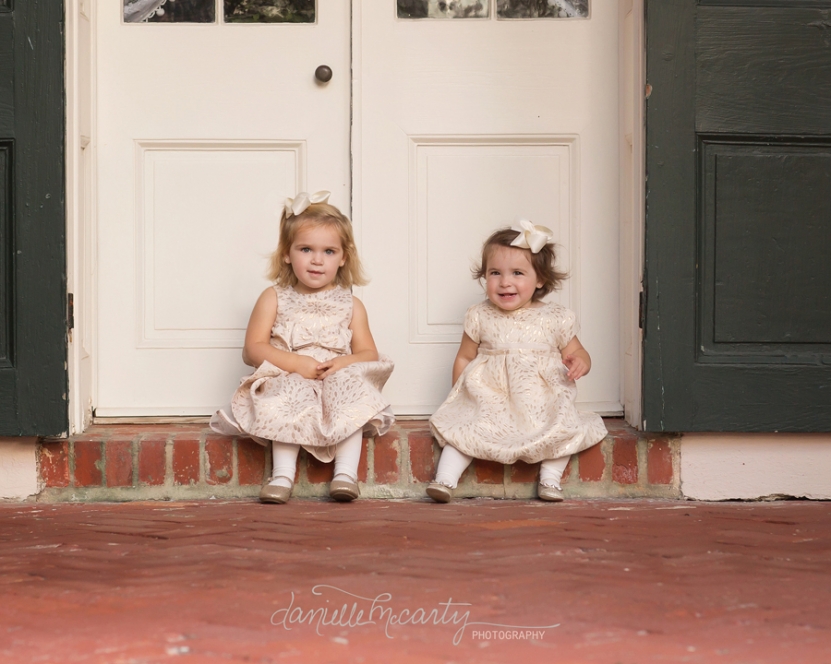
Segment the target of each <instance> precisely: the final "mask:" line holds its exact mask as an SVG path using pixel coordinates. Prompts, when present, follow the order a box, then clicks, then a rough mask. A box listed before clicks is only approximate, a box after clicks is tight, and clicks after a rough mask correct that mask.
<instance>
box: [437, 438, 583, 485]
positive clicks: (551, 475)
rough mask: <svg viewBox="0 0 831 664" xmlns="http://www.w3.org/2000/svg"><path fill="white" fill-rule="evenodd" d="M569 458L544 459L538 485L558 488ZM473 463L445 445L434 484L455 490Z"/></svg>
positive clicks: (464, 455) (470, 458) (453, 448)
mask: <svg viewBox="0 0 831 664" xmlns="http://www.w3.org/2000/svg"><path fill="white" fill-rule="evenodd" d="M570 458H571V457H569V456H564V457H560V458H559V459H546V460H545V461H543V462H542V463H541V464H540V484H545V485H546V486H555V487H557V488H558V489H559V488H561V487H560V480H561V479H562V477H563V472H564V471H565V469H566V466H567V465H568V460H569V459H570ZM471 461H473V457H469V456H467V454H462V453H461V452H459V450H457V449H456V448H455V447H453V446H452V445H445V446H444V449H443V450H442V452H441V458H440V459H439V467H438V469H437V470H436V480H435V481H436V482H438V483H439V484H444V485H445V486H447V487H450V488H451V489H455V488H456V485H457V484H458V483H459V478H460V477H461V476H462V473H463V472H465V468H467V467H468V466H469V465H470V462H471Z"/></svg>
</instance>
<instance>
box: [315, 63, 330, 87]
mask: <svg viewBox="0 0 831 664" xmlns="http://www.w3.org/2000/svg"><path fill="white" fill-rule="evenodd" d="M315 78H316V79H317V80H318V81H320V82H321V83H328V82H329V81H331V80H332V68H331V67H328V66H327V65H320V67H318V68H317V69H315Z"/></svg>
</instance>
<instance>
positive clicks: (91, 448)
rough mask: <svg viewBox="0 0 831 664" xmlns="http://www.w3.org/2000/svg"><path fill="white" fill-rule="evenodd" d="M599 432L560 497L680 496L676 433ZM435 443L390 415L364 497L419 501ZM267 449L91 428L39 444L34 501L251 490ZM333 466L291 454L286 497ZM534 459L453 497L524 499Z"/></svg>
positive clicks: (315, 483) (374, 448)
mask: <svg viewBox="0 0 831 664" xmlns="http://www.w3.org/2000/svg"><path fill="white" fill-rule="evenodd" d="M605 422H606V427H607V428H608V430H609V435H608V436H607V437H606V438H605V439H604V440H603V441H601V442H600V443H599V444H598V445H595V446H594V447H592V448H590V449H588V450H585V451H583V452H581V453H580V454H577V455H575V456H574V457H572V459H571V462H570V463H569V465H568V468H567V469H566V472H565V474H564V483H563V491H564V493H565V495H566V497H582V498H601V497H608V498H621V497H632V498H635V497H637V498H680V496H681V491H680V484H681V483H680V478H679V445H680V439H676V438H671V437H667V436H665V435H661V434H644V433H641V432H638V431H635V430H634V429H632V428H631V427H629V426H628V425H626V424H625V422H623V420H619V419H606V420H605ZM439 453H440V448H439V446H438V444H437V443H436V442H435V440H434V439H433V437H432V436H431V434H430V430H429V428H428V426H427V422H426V420H418V421H403V422H398V423H397V424H396V425H395V426H394V427H393V428H392V430H390V432H389V433H387V434H386V435H384V436H379V437H377V438H367V439H364V448H363V452H362V454H361V462H360V466H359V482H360V486H361V495H362V496H363V497H366V498H424V497H425V493H424V489H425V487H426V486H427V483H428V482H429V481H430V480H431V479H432V478H433V475H434V473H435V470H436V464H437V462H438V458H439ZM270 468H271V450H270V449H268V448H265V447H263V446H261V445H258V444H257V443H255V442H254V441H252V440H250V439H248V438H242V437H240V438H230V437H225V436H218V435H216V434H215V433H213V432H212V431H211V430H210V429H208V428H207V426H205V425H193V424H165V425H130V424H121V425H95V426H92V427H91V428H89V429H88V430H87V431H85V432H84V433H83V434H81V435H78V436H73V437H70V438H68V439H65V440H56V441H41V442H40V443H39V449H38V472H39V477H40V483H41V487H42V488H41V491H40V493H39V495H38V498H39V500H44V501H52V502H65V501H99V500H101V501H129V500H188V499H210V498H243V497H252V496H256V495H257V494H258V492H259V490H260V486H261V485H262V483H263V480H264V479H265V477H266V471H267V469H270ZM333 468H334V464H331V463H329V464H324V463H321V462H319V461H317V459H315V458H314V457H312V456H311V455H308V454H306V453H305V451H302V450H301V452H300V457H299V462H298V469H297V477H296V479H295V488H294V493H293V495H294V496H295V497H298V498H314V497H321V496H326V495H327V494H328V482H329V481H330V480H331V479H332V471H333ZM538 475H539V464H526V463H522V462H519V463H516V464H514V465H513V466H504V465H502V464H498V463H493V462H491V461H474V462H473V464H471V466H470V468H468V469H467V471H465V474H464V475H463V476H462V480H461V482H460V484H459V488H458V489H457V491H456V496H458V497H460V498H464V497H474V496H489V497H494V498H522V499H527V498H533V497H535V496H536V488H537V487H536V483H537V477H538Z"/></svg>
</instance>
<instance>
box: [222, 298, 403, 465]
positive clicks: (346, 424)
mask: <svg viewBox="0 0 831 664" xmlns="http://www.w3.org/2000/svg"><path fill="white" fill-rule="evenodd" d="M274 290H275V291H276V292H277V319H276V320H275V321H274V326H273V327H272V328H271V345H272V346H274V347H275V348H279V349H281V350H286V351H290V352H292V353H298V354H300V355H309V356H311V357H313V358H315V359H316V360H319V361H320V362H325V361H326V360H329V359H332V358H333V357H337V356H338V355H348V354H349V353H351V352H352V350H351V346H350V343H351V341H352V331H351V330H350V329H349V323H350V322H351V321H352V294H351V293H350V292H349V291H348V290H346V289H344V288H339V287H336V288H332V289H329V290H325V291H319V292H317V293H311V294H308V295H306V294H302V293H298V292H297V291H296V290H294V289H293V288H283V287H280V286H275V287H274ZM392 369H393V363H392V360H390V359H389V358H388V357H386V356H384V355H381V356H380V357H379V359H378V360H377V361H375V362H355V363H354V364H350V365H349V366H347V367H344V368H343V369H339V370H338V371H336V372H335V373H333V374H332V375H330V376H327V377H326V378H324V379H323V380H315V379H311V378H303V376H301V375H300V374H297V373H288V372H286V371H283V370H282V369H280V368H278V367H275V366H274V365H273V364H271V363H270V362H268V361H265V362H263V363H262V364H261V365H260V366H259V367H258V368H257V370H256V371H255V372H254V373H253V374H251V375H250V376H247V377H245V378H243V379H242V381H241V382H240V386H239V388H238V389H237V391H236V392H235V393H234V396H233V398H232V399H231V406H230V408H228V409H225V410H220V411H218V412H217V413H216V414H215V415H214V416H213V418H211V428H212V429H213V430H214V431H216V432H218V433H222V434H225V435H239V434H244V435H248V436H251V437H252V438H253V439H254V440H256V441H257V442H259V443H262V444H265V443H266V442H267V441H270V440H278V441H280V442H282V443H294V444H297V445H302V446H303V447H304V448H306V450H307V451H308V452H310V453H311V454H312V455H314V456H315V457H317V458H318V459H320V460H321V461H331V460H332V459H333V458H334V453H335V446H336V445H337V444H338V443H339V442H341V441H342V440H343V439H344V438H346V437H347V436H349V435H351V434H352V433H354V432H355V431H357V430H359V429H363V430H364V431H365V432H368V433H369V434H370V435H381V434H384V433H386V431H387V430H388V429H389V428H390V426H392V423H393V422H394V419H395V418H394V417H393V414H392V411H391V410H390V408H389V404H388V403H387V402H386V401H385V400H384V397H383V396H381V388H383V386H384V384H385V383H386V382H387V379H388V378H389V377H390V374H391V373H392Z"/></svg>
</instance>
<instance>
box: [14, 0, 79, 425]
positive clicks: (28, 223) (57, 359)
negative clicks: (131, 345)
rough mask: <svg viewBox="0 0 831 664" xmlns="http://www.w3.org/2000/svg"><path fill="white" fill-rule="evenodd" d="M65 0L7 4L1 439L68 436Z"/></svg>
mask: <svg viewBox="0 0 831 664" xmlns="http://www.w3.org/2000/svg"><path fill="white" fill-rule="evenodd" d="M63 67H64V38H63V3H62V2H60V1H59V0H0V435H5V436H17V435H57V434H60V433H62V432H65V431H66V430H67V401H66V392H67V371H66V329H67V328H66V320H67V319H66V276H65V275H66V267H65V264H66V249H65V218H64V149H63V146H64V74H63Z"/></svg>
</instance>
